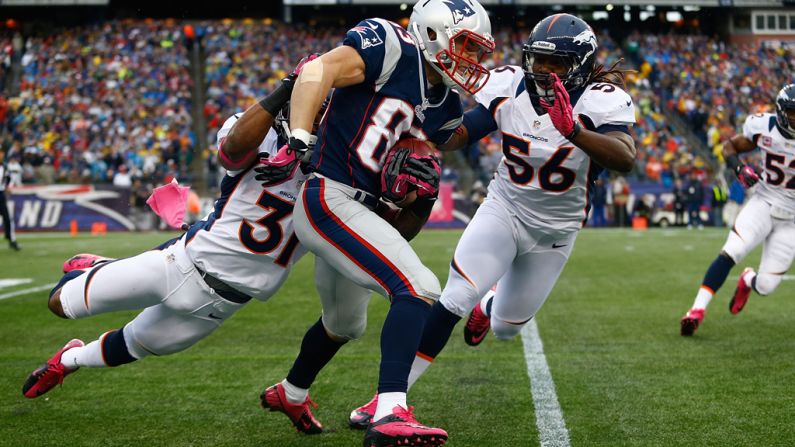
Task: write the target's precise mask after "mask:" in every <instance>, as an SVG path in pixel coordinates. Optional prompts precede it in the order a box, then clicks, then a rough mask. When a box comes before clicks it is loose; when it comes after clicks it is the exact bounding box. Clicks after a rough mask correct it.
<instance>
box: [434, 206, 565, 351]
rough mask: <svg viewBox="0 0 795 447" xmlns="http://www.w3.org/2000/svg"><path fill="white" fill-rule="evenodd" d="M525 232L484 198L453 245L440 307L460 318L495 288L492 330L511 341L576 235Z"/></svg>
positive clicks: (546, 289) (545, 291) (512, 217)
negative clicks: (454, 247)
mask: <svg viewBox="0 0 795 447" xmlns="http://www.w3.org/2000/svg"><path fill="white" fill-rule="evenodd" d="M550 231H551V230H549V229H547V230H546V233H545V232H542V231H539V230H537V229H533V228H529V227H528V226H527V225H525V224H524V223H523V222H521V221H520V220H519V218H518V217H517V216H516V215H515V214H514V213H512V212H511V211H510V209H509V208H508V207H507V206H506V205H505V204H503V203H502V202H500V201H499V200H497V199H493V198H487V199H486V201H485V202H483V204H482V205H481V206H480V208H478V211H477V213H475V216H474V217H473V218H472V221H471V222H469V225H467V227H466V230H464V234H463V235H462V236H461V240H459V241H458V246H457V247H456V250H455V254H454V255H453V260H452V262H451V263H450V275H449V277H448V279H447V284H446V285H445V287H444V290H443V291H442V297H441V298H440V302H441V303H442V304H443V305H444V307H445V308H447V310H449V311H450V312H452V313H454V314H456V315H458V316H460V317H465V316H466V315H467V314H469V312H471V311H472V309H473V308H474V307H475V305H476V304H478V302H479V300H480V298H481V297H482V296H483V295H485V294H486V292H487V291H488V290H489V289H490V288H491V287H492V286H493V285H494V284H495V283H496V284H497V292H496V295H495V296H494V301H493V303H492V308H491V328H492V331H493V332H494V335H495V336H497V337H498V338H500V339H508V338H511V337H513V336H515V335H516V334H517V333H519V331H520V330H521V328H522V326H523V325H524V324H525V323H527V322H528V321H530V319H531V318H533V316H534V315H535V314H536V312H538V309H540V308H541V305H542V304H544V301H546V299H547V297H548V296H549V293H550V292H551V291H552V287H554V285H555V282H557V280H558V277H559V276H560V273H561V272H562V271H563V267H564V266H565V265H566V261H568V259H569V255H570V254H571V251H572V249H573V248H574V241H575V239H576V238H577V232H572V233H561V234H554V233H552V234H550V233H549V232H550Z"/></svg>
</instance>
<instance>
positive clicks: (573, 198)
mask: <svg viewBox="0 0 795 447" xmlns="http://www.w3.org/2000/svg"><path fill="white" fill-rule="evenodd" d="M597 48H598V47H597V42H596V36H595V35H594V33H593V30H592V29H591V27H590V26H589V25H588V24H587V23H586V22H585V21H583V20H582V19H580V18H578V17H575V16H572V15H569V14H555V15H552V16H549V17H547V18H545V19H543V20H542V21H540V22H539V23H538V24H537V25H536V26H535V28H533V31H532V32H531V33H530V38H529V39H528V42H527V44H526V45H525V46H524V49H523V60H522V62H523V63H522V66H521V67H518V66H510V65H508V66H503V67H498V68H495V69H494V70H492V72H491V77H490V78H489V81H488V83H487V85H486V86H485V87H483V89H482V90H480V91H479V92H477V93H476V94H475V100H476V101H477V103H478V104H477V105H476V106H475V107H474V108H472V109H470V110H468V111H467V112H466V114H465V116H464V120H463V124H462V126H461V129H460V131H459V132H456V134H455V136H454V137H453V138H452V139H451V140H450V141H449V142H448V143H447V144H445V145H442V146H440V149H442V150H455V149H460V148H463V147H466V146H468V145H469V144H471V143H473V142H476V141H478V140H480V139H481V138H483V137H485V136H486V135H488V134H489V133H491V132H493V131H497V132H499V133H500V134H501V140H502V145H503V147H502V150H503V154H504V158H503V159H502V161H501V162H500V164H499V167H498V168H497V171H496V173H495V175H494V180H493V181H492V182H491V183H490V184H489V194H488V197H487V198H486V200H485V201H484V202H483V204H482V205H481V206H480V207H479V208H478V210H477V213H476V214H475V216H474V217H473V218H472V220H471V221H470V223H469V224H468V225H467V228H466V230H465V231H464V234H463V235H462V236H461V239H460V240H459V242H458V246H457V247H456V250H455V253H454V255H453V259H452V261H451V263H450V272H449V276H448V280H447V284H446V285H445V287H444V290H443V291H442V296H441V298H440V299H439V301H438V302H437V303H435V304H434V305H433V307H432V309H431V313H430V316H429V317H428V321H427V323H426V325H425V328H424V333H423V336H422V340H421V342H420V344H419V347H418V349H417V355H416V357H415V359H414V363H413V365H412V369H411V373H410V376H409V385H412V384H413V383H414V382H415V381H416V380H417V379H418V378H419V377H420V376H421V375H422V374H423V373H424V371H425V370H426V369H427V368H428V367H429V366H430V365H431V363H432V362H433V360H434V359H435V358H436V356H437V355H438V354H439V353H440V352H441V351H442V349H443V348H444V346H445V344H446V343H447V340H448V339H449V337H450V334H451V333H452V331H453V328H454V327H455V325H456V324H457V323H458V322H459V321H460V320H461V319H462V318H463V317H466V316H467V315H468V314H469V315H470V316H469V320H468V321H467V323H466V327H465V329H464V335H465V341H466V342H467V343H468V344H470V345H477V344H479V343H481V342H482V341H483V339H484V338H485V336H486V335H487V334H488V332H489V330H490V329H491V330H492V331H493V332H494V334H495V335H496V336H497V337H498V338H499V339H503V340H506V339H510V338H511V337H513V336H515V335H516V334H518V333H519V331H520V330H521V328H522V327H523V326H524V324H525V323H527V322H529V321H530V319H532V318H533V316H534V315H535V314H536V312H538V310H539V309H540V307H541V306H542V305H543V303H544V301H545V300H546V299H547V297H548V296H549V293H550V292H551V291H552V288H553V287H554V285H555V283H556V282H557V279H558V277H559V276H560V274H561V272H562V271H563V268H564V267H565V265H566V262H567V260H568V258H569V255H570V254H571V252H572V249H573V247H574V243H575V240H576V237H577V234H578V232H579V230H580V229H581V228H582V226H583V225H584V224H585V220H586V219H587V216H588V208H589V197H590V196H589V191H590V188H591V186H592V184H593V182H594V180H595V178H596V175H597V174H598V173H599V172H601V171H602V169H605V168H606V169H613V170H617V171H623V172H627V171H629V170H630V169H631V168H632V166H633V164H634V158H635V145H634V142H633V140H632V138H631V137H630V136H629V126H631V125H632V124H633V123H634V122H635V108H634V105H633V103H632V99H631V98H630V96H629V95H628V94H627V93H626V92H625V91H624V90H623V88H622V87H623V85H624V83H623V73H622V72H621V71H620V70H616V69H615V67H613V68H611V69H605V68H604V67H603V66H602V65H600V64H597V63H596V62H595V59H596V52H597ZM494 284H496V289H494V290H493V291H491V292H489V289H491V288H492V286H493V285H494ZM371 415H372V401H371V403H369V404H366V405H364V406H362V407H359V408H358V409H356V410H354V411H353V413H352V414H351V419H350V423H351V424H355V423H356V424H362V423H366V421H368V419H369V418H370V416H371Z"/></svg>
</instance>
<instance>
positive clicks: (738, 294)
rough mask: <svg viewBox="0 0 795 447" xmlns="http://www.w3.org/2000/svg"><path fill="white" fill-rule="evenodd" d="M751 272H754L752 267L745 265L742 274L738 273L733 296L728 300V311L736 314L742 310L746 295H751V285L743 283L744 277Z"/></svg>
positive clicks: (746, 299) (746, 298)
mask: <svg viewBox="0 0 795 447" xmlns="http://www.w3.org/2000/svg"><path fill="white" fill-rule="evenodd" d="M752 273H754V269H752V268H751V267H746V268H745V270H743V272H742V274H740V280H739V281H737V288H736V289H734V296H733V297H732V300H731V301H729V312H731V313H732V314H734V315H737V314H738V313H740V311H741V310H743V307H745V303H747V302H748V297H749V296H751V287H749V286H747V285H746V284H745V277H746V276H747V275H749V274H752Z"/></svg>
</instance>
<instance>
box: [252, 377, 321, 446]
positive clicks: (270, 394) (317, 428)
mask: <svg viewBox="0 0 795 447" xmlns="http://www.w3.org/2000/svg"><path fill="white" fill-rule="evenodd" d="M259 398H260V401H261V403H262V408H264V409H266V410H270V411H281V412H282V413H284V414H286V415H287V417H288V418H290V421H292V423H293V425H294V426H295V428H296V430H298V431H300V432H302V433H306V434H308V435H316V434H318V433H322V432H323V425H322V424H321V423H320V421H318V420H317V419H315V416H313V415H312V410H310V409H309V406H310V405H312V408H317V404H316V403H314V402H312V399H310V398H309V396H307V397H306V400H305V401H304V402H303V403H301V404H293V403H290V402H289V401H288V400H287V396H285V395H284V387H283V386H282V384H281V383H277V384H276V385H273V386H272V387H270V388H268V389H266V390H265V391H263V392H262V394H260V396H259Z"/></svg>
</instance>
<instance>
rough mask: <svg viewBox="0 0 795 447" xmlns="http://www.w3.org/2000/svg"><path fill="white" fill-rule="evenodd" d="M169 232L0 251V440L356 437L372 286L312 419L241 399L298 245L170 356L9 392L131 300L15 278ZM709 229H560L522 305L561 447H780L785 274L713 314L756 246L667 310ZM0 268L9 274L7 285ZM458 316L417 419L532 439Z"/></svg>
mask: <svg viewBox="0 0 795 447" xmlns="http://www.w3.org/2000/svg"><path fill="white" fill-rule="evenodd" d="M459 234H460V232H454V231H426V232H424V233H423V234H421V235H420V236H419V237H418V239H417V241H416V243H415V247H416V249H417V251H418V253H419V254H420V257H421V258H422V259H423V260H425V261H426V263H427V265H428V266H429V267H431V268H432V269H433V270H434V271H435V272H436V273H437V274H438V275H439V277H440V278H442V279H444V278H446V277H447V266H448V263H449V260H450V257H451V256H452V252H453V248H454V246H455V242H456V240H457V238H458V236H459ZM172 236H173V235H172V234H166V233H159V234H158V233H146V234H134V233H124V234H109V235H107V236H99V237H91V236H80V237H78V238H70V237H69V236H68V235H65V234H25V235H21V236H20V245H21V246H22V248H23V251H22V252H19V253H14V252H11V251H9V250H7V249H5V248H4V249H2V250H0V265H2V266H3V270H2V274H0V286H4V287H2V288H0V314H2V315H3V318H4V321H3V324H1V325H0V340H2V346H1V347H0V393H1V394H0V395H1V396H2V400H1V402H0V446H6V445H8V446H34V445H36V446H37V445H52V446H123V445H131V444H136V445H144V446H160V445H164V446H165V445H167V446H172V445H178V446H183V445H185V446H187V445H195V446H209V445H213V446H216V445H219V446H220V445H228V446H254V445H257V446H261V445H273V446H352V445H354V446H355V445H361V437H362V433H361V432H354V431H351V430H349V429H348V428H347V425H346V421H347V415H348V413H349V412H350V410H351V409H352V408H353V407H356V406H358V405H359V404H361V403H364V402H366V401H367V400H369V399H370V397H371V396H372V394H373V392H374V391H375V385H376V383H377V375H378V361H379V357H380V356H379V347H378V337H379V331H380V326H381V322H382V321H383V318H384V314H385V312H386V310H387V302H386V300H384V299H381V298H379V297H377V296H376V297H374V299H373V300H372V303H371V305H370V314H369V318H370V325H369V327H368V329H367V332H366V334H365V336H364V337H363V339H362V340H360V341H357V342H354V343H350V344H349V345H348V346H346V347H344V348H343V349H342V350H341V351H340V353H339V354H338V356H337V358H335V360H334V361H333V362H332V363H331V364H330V365H329V367H327V368H326V370H324V371H323V372H322V373H321V375H320V376H319V377H318V381H317V383H316V384H315V386H314V387H313V389H312V393H311V394H312V397H313V399H314V400H315V402H317V403H318V404H319V407H318V408H317V410H316V411H315V415H316V416H317V417H318V419H319V420H320V421H321V422H323V423H324V424H325V426H326V427H327V429H328V433H325V434H322V435H319V436H315V437H307V436H304V435H299V434H298V433H296V432H295V430H294V429H293V428H292V426H291V425H290V424H289V421H288V420H287V418H286V417H284V416H283V415H281V414H276V413H265V412H264V411H263V410H261V409H260V408H259V406H258V404H259V399H258V395H259V393H260V392H261V391H262V389H264V387H266V386H268V385H271V384H273V383H275V382H276V381H278V380H281V379H282V378H283V377H284V376H285V374H286V373H287V370H288V369H289V367H290V364H291V363H292V360H293V358H294V356H295V354H296V353H297V351H298V348H299V345H300V340H301V337H302V335H303V333H304V331H305V330H306V328H307V327H309V326H310V325H311V324H313V323H314V321H315V320H316V319H317V317H318V316H319V310H320V309H319V303H318V300H317V297H316V295H315V292H314V286H313V280H312V278H313V277H312V262H311V258H310V257H307V258H305V259H304V260H303V261H301V263H299V265H298V266H297V268H296V270H295V271H294V272H293V274H292V275H291V277H290V279H289V280H288V282H287V283H286V285H285V286H284V288H283V289H282V292H281V293H280V294H278V295H277V296H276V297H274V298H273V299H272V301H271V302H269V303H266V304H262V303H258V302H252V304H250V305H249V306H247V307H246V308H245V309H243V310H242V311H241V312H239V313H238V314H237V315H236V316H235V317H234V318H232V319H231V320H230V321H229V322H227V323H226V324H225V325H224V326H223V327H221V328H220V329H219V330H218V331H217V332H216V333H215V334H213V335H212V336H210V337H209V338H208V339H206V340H204V341H202V342H201V343H199V344H198V345H196V346H195V347H193V348H191V349H189V350H188V351H185V352H183V353H179V354H177V355H174V356H169V357H162V358H147V359H145V360H143V361H141V362H138V363H137V364H132V365H126V366H123V367H120V368H115V369H108V370H91V369H88V368H84V369H83V370H81V371H78V372H77V373H75V374H74V375H72V376H69V377H68V378H67V379H66V381H65V382H64V384H63V386H62V387H60V388H56V389H54V390H53V391H51V392H50V393H48V394H47V395H45V396H44V397H42V398H39V399H34V400H28V399H25V398H24V397H22V394H21V391H20V389H21V386H22V383H23V382H24V380H25V378H26V376H27V375H28V374H29V373H30V372H31V371H32V370H33V369H34V368H36V367H37V366H39V364H40V363H42V362H43V361H44V360H46V359H47V358H48V357H49V356H51V355H52V353H53V352H54V351H55V350H57V349H58V348H60V347H61V346H62V345H63V344H64V343H65V342H66V341H68V340H69V339H70V338H74V337H78V338H82V339H83V340H84V341H86V342H88V341H90V340H93V339H95V338H96V337H97V336H98V335H99V334H101V333H103V332H104V331H106V330H109V329H113V328H119V327H121V326H122V325H123V324H124V323H126V322H127V321H128V320H129V319H130V318H132V316H134V315H135V312H120V313H115V314H109V315H103V316H97V317H93V318H89V319H85V320H82V321H66V320H60V319H58V318H57V317H55V316H53V315H51V314H50V313H49V311H48V310H47V308H46V297H47V291H44V290H42V291H38V292H33V293H28V294H24V295H18V296H13V294H14V292H17V291H21V290H23V289H30V288H35V287H41V286H44V285H47V284H51V283H54V282H56V281H57V280H58V279H59V276H60V275H59V271H60V266H61V263H62V262H63V260H64V259H66V258H67V257H69V256H71V255H72V254H74V253H78V252H96V253H99V254H103V255H106V256H114V257H120V256H129V255H133V254H135V253H137V252H140V251H143V250H145V249H147V248H149V247H153V246H155V245H157V244H158V243H160V242H162V241H164V240H166V239H167V238H169V237H172ZM725 236H726V230H704V231H695V230H694V231H687V230H652V231H648V232H632V231H629V230H590V229H588V230H585V231H583V232H582V234H581V235H580V236H579V240H578V241H577V246H576V248H575V249H574V254H573V256H572V259H571V260H570V262H569V265H568V266H567V268H566V270H565V271H564V273H563V276H562V277H561V279H560V281H559V283H558V285H557V287H556V289H555V290H554V291H553V293H552V296H551V297H550V299H549V301H548V302H547V303H546V304H545V305H544V307H543V308H542V310H541V312H540V313H539V315H538V317H537V319H536V320H537V324H538V329H539V332H540V336H541V339H542V342H543V345H544V351H545V354H546V360H547V362H548V365H549V370H550V372H551V377H552V379H553V380H554V382H555V386H556V391H557V397H558V401H559V403H560V407H561V410H562V415H563V418H564V420H565V424H566V428H567V429H568V432H569V438H570V441H571V445H572V446H677V445H699V446H701V445H714V446H724V445H726V446H740V445H749V446H750V445H753V446H757V445H764V446H776V445H780V446H788V445H793V444H795V424H793V423H792V418H793V416H792V415H793V414H795V392H793V389H795V355H793V353H795V281H792V280H787V281H784V282H783V283H782V285H781V287H780V288H779V289H778V290H777V292H776V293H775V295H773V296H771V297H759V296H756V295H752V297H751V299H750V301H749V304H748V306H747V307H746V309H745V310H744V311H743V312H742V313H741V314H740V315H737V316H733V315H730V314H729V312H728V300H729V296H730V294H731V293H732V292H733V290H734V285H735V283H736V279H737V274H738V273H739V271H740V270H741V267H744V266H747V265H752V266H754V267H756V266H757V263H758V259H759V253H760V250H757V251H755V252H754V253H753V254H752V255H751V256H749V258H748V259H747V260H746V261H745V262H743V263H742V264H741V265H740V266H738V268H736V269H735V271H733V272H732V275H730V277H729V280H728V281H727V283H726V285H725V286H724V288H723V289H722V290H721V291H720V292H719V294H718V296H717V297H716V298H715V300H714V301H713V303H712V306H711V307H710V309H709V311H708V313H707V317H706V320H705V323H704V325H703V326H702V328H700V329H699V331H698V332H697V334H696V336H695V337H693V338H683V337H680V336H679V325H678V321H679V318H680V317H681V316H682V314H683V313H684V312H685V311H686V310H687V308H688V307H689V306H690V304H691V303H692V300H693V297H694V294H695V292H696V289H697V288H698V285H699V284H700V281H701V279H702V276H703V274H704V271H705V269H706V268H707V266H708V265H709V263H710V262H711V261H712V259H713V258H714V257H715V255H716V254H717V253H718V251H719V249H720V247H721V245H722V244H723V241H724V240H725ZM789 274H790V275H792V274H793V272H792V271H790V272H789ZM12 278H19V279H24V280H25V281H26V282H23V283H19V284H16V285H10V286H6V284H8V283H7V282H6V281H3V280H8V279H12ZM788 278H791V277H788ZM28 280H29V281H28ZM442 282H444V281H442ZM461 326H462V325H459V328H457V329H456V331H455V333H454V335H453V338H452V341H451V343H450V344H449V345H448V347H447V349H446V350H445V351H444V352H443V353H442V354H441V356H440V357H439V359H438V360H437V364H436V365H434V366H433V367H432V368H431V369H430V370H429V372H428V373H427V374H426V375H425V376H424V377H423V378H422V380H420V382H418V384H417V386H416V387H415V388H414V389H412V392H411V394H410V396H409V402H410V403H411V404H412V405H416V406H417V408H416V413H417V416H418V418H419V419H420V421H422V422H425V423H429V424H435V425H437V426H440V427H443V428H445V429H447V430H448V431H449V432H450V441H449V443H448V445H451V446H518V445H521V446H535V445H539V432H538V429H537V428H536V418H535V410H534V408H533V400H532V397H531V393H530V380H529V379H528V376H527V370H528V366H527V364H526V362H525V357H524V347H523V344H522V340H521V338H520V337H517V338H516V339H514V340H512V341H510V342H498V341H497V340H495V339H494V337H493V336H489V337H488V338H487V339H486V341H485V342H484V343H483V345H481V346H480V347H479V348H476V349H473V348H470V347H468V346H466V345H465V344H464V343H463V340H462V337H461Z"/></svg>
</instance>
